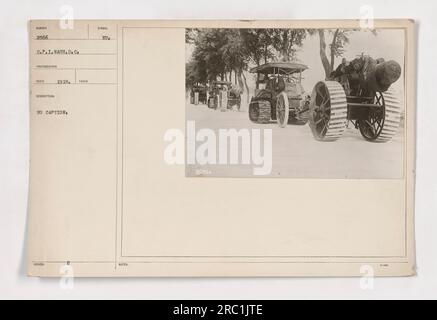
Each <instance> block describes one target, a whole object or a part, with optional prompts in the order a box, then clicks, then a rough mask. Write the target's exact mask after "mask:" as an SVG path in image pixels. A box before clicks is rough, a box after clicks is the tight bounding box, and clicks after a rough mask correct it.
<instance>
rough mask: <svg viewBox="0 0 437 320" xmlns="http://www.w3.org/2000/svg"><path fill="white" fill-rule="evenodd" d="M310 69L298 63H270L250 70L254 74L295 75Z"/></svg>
mask: <svg viewBox="0 0 437 320" xmlns="http://www.w3.org/2000/svg"><path fill="white" fill-rule="evenodd" d="M306 69H308V66H306V65H304V64H302V63H297V62H269V63H266V64H263V65H260V66H259V67H255V68H252V69H250V72H252V73H266V74H278V73H279V74H293V73H296V72H302V71H304V70H306Z"/></svg>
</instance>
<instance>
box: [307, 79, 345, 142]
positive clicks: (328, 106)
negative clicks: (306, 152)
mask: <svg viewBox="0 0 437 320" xmlns="http://www.w3.org/2000/svg"><path fill="white" fill-rule="evenodd" d="M309 124H310V127H311V131H312V132H313V135H314V137H315V138H316V139H317V140H319V141H335V140H337V139H338V138H340V137H341V136H342V134H343V133H344V131H345V129H346V125H347V101H346V95H345V92H344V90H343V87H342V86H341V84H340V83H338V82H336V81H320V82H319V83H317V84H316V85H315V87H314V89H313V92H312V94H311V102H310V115H309Z"/></svg>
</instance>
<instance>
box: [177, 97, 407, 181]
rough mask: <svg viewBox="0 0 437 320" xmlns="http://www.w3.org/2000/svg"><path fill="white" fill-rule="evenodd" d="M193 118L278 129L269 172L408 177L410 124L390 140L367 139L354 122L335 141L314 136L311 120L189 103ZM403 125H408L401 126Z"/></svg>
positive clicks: (194, 170) (190, 171)
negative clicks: (254, 116)
mask: <svg viewBox="0 0 437 320" xmlns="http://www.w3.org/2000/svg"><path fill="white" fill-rule="evenodd" d="M186 108H187V109H186V111H187V120H194V121H195V125H196V130H199V129H202V128H209V129H212V130H214V131H215V132H218V130H219V129H230V128H234V129H237V130H239V129H242V128H247V129H249V130H251V129H272V132H273V147H272V171H271V174H270V175H268V177H290V178H363V179H373V178H384V179H394V178H401V177H402V176H403V157H404V156H403V153H404V129H403V127H401V128H399V131H398V133H397V135H396V136H395V137H394V138H393V139H392V140H391V141H389V142H387V143H371V142H367V141H365V140H364V139H363V138H362V137H361V135H360V133H359V131H358V130H356V129H355V128H354V127H353V125H352V123H349V128H348V129H347V130H346V132H345V133H344V135H343V136H342V137H341V138H340V139H339V140H337V141H335V142H320V141H317V140H315V139H314V138H313V135H312V133H311V129H310V127H309V126H308V125H304V126H296V125H288V126H287V127H286V128H279V127H278V126H277V124H276V123H271V124H264V125H261V124H255V123H252V122H250V120H249V117H248V115H247V112H237V111H227V112H221V111H218V110H212V109H208V108H207V107H206V106H205V105H197V106H195V105H187V106H186ZM401 126H402V125H401ZM252 169H253V166H252V165H241V164H239V165H209V164H207V165H198V164H195V165H188V166H187V175H188V176H197V175H209V176H216V177H217V176H226V177H253V170H252Z"/></svg>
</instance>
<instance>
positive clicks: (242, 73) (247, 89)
mask: <svg viewBox="0 0 437 320" xmlns="http://www.w3.org/2000/svg"><path fill="white" fill-rule="evenodd" d="M241 75H242V76H243V81H244V87H245V88H246V92H247V97H246V99H247V101H246V102H247V103H249V86H248V85H247V79H246V76H245V75H244V72H241Z"/></svg>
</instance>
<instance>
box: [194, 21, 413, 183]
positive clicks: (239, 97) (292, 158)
mask: <svg viewBox="0 0 437 320" xmlns="http://www.w3.org/2000/svg"><path fill="white" fill-rule="evenodd" d="M185 38H186V39H185V42H186V47H185V54H186V57H185V63H186V65H185V88H186V122H187V123H186V150H187V154H186V176H188V177H208V176H211V177H282V178H338V179H399V178H402V177H403V175H404V153H405V139H404V135H405V127H404V126H405V121H404V120H405V112H404V110H405V108H404V100H405V99H404V92H405V90H404V86H405V79H404V57H405V33H404V30H403V29H394V28H391V29H389V28H381V29H242V28H233V29H227V28H203V29H194V28H192V29H186V32H185Z"/></svg>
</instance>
